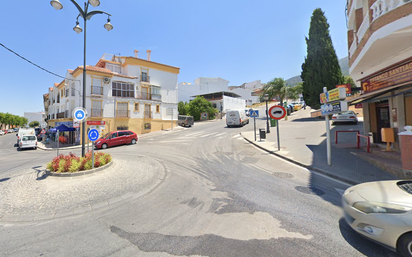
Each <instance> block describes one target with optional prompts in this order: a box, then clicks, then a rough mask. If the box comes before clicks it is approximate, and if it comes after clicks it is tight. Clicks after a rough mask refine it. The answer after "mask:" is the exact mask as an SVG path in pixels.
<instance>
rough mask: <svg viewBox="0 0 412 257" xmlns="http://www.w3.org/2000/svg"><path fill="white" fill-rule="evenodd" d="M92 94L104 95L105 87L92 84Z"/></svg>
mask: <svg viewBox="0 0 412 257" xmlns="http://www.w3.org/2000/svg"><path fill="white" fill-rule="evenodd" d="M92 95H103V87H98V86H92Z"/></svg>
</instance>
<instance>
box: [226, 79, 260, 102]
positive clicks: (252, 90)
mask: <svg viewBox="0 0 412 257" xmlns="http://www.w3.org/2000/svg"><path fill="white" fill-rule="evenodd" d="M261 89H262V83H261V81H260V80H255V81H252V82H248V83H243V84H242V85H240V86H230V87H229V90H230V91H233V92H234V93H236V94H238V95H240V96H241V98H242V99H245V100H246V106H252V104H255V103H259V102H260V98H259V97H260V94H256V92H261Z"/></svg>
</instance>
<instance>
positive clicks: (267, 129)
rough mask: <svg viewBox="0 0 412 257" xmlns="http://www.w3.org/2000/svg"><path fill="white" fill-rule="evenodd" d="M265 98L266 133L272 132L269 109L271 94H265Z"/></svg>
mask: <svg viewBox="0 0 412 257" xmlns="http://www.w3.org/2000/svg"><path fill="white" fill-rule="evenodd" d="M263 100H265V101H266V133H270V128H269V111H268V100H269V95H268V94H265V95H264V96H263Z"/></svg>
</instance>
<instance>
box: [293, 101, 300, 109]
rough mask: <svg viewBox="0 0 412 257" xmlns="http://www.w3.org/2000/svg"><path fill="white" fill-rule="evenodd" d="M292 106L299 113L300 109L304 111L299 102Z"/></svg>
mask: <svg viewBox="0 0 412 257" xmlns="http://www.w3.org/2000/svg"><path fill="white" fill-rule="evenodd" d="M292 105H293V110H294V111H299V110H300V109H302V105H301V104H300V103H298V102H293V103H292Z"/></svg>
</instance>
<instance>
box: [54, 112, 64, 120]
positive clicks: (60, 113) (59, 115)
mask: <svg viewBox="0 0 412 257" xmlns="http://www.w3.org/2000/svg"><path fill="white" fill-rule="evenodd" d="M56 118H57V119H64V112H59V113H58V114H57V116H56Z"/></svg>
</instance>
